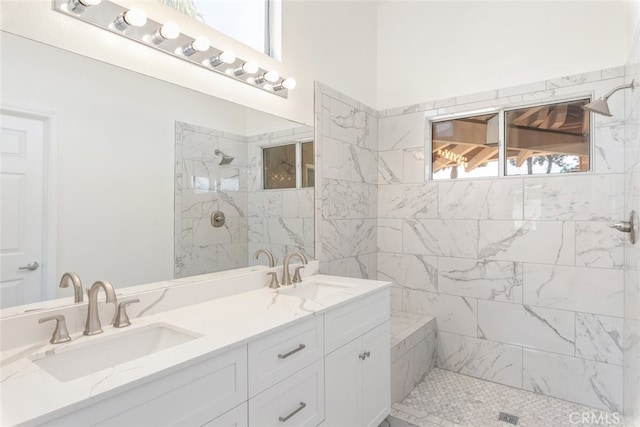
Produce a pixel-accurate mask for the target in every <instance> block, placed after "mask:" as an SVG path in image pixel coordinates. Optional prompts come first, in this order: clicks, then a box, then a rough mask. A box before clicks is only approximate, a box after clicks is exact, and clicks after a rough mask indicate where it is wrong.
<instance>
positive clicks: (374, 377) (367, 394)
mask: <svg viewBox="0 0 640 427" xmlns="http://www.w3.org/2000/svg"><path fill="white" fill-rule="evenodd" d="M389 346H390V338H389V322H388V321H387V322H385V323H383V324H382V325H380V326H378V327H377V328H375V329H372V330H371V331H369V332H367V333H366V334H364V335H363V336H362V351H363V352H364V353H365V354H368V356H367V358H366V359H365V360H364V363H363V367H364V374H363V378H362V384H363V386H362V389H363V396H364V397H363V423H362V424H361V425H363V426H371V427H377V426H378V425H379V424H380V423H381V422H382V420H384V419H385V417H386V416H387V415H389V412H390V411H391V403H390V400H391V396H390V390H391V377H390V376H391V360H390V358H391V356H390V348H389Z"/></svg>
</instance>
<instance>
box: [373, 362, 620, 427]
mask: <svg viewBox="0 0 640 427" xmlns="http://www.w3.org/2000/svg"><path fill="white" fill-rule="evenodd" d="M500 412H506V413H508V414H511V415H515V416H516V417H519V420H518V424H517V425H518V426H521V427H559V426H575V425H582V426H586V425H609V426H617V427H620V426H624V420H623V417H622V416H620V415H618V418H617V419H618V420H619V421H618V422H617V423H616V422H615V421H616V418H615V417H614V414H612V413H608V412H604V411H601V410H600V409H594V408H591V407H589V406H584V405H579V404H577V403H572V402H568V401H566V400H560V399H555V398H553V397H548V396H543V395H541V394H537V393H532V392H530V391H526V390H520V389H517V388H513V387H509V386H505V385H502V384H497V383H493V382H490V381H484V380H480V379H477V378H473V377H469V376H466V375H462V374H457V373H455V372H450V371H445V370H443V369H438V368H434V369H433V370H432V371H431V372H430V373H429V375H427V376H426V377H425V378H424V380H423V381H422V382H420V383H419V384H418V385H417V386H416V388H415V389H414V390H413V391H412V392H411V393H410V394H409V395H408V396H407V397H406V398H405V399H404V400H403V401H402V402H400V403H396V404H394V405H393V407H392V409H391V416H392V417H394V418H396V419H397V420H399V421H401V422H398V421H396V423H395V424H394V422H393V420H392V421H391V422H390V425H391V426H392V427H395V425H398V426H406V425H407V423H408V425H409V426H418V427H434V426H465V427H468V426H475V427H494V426H495V427H509V426H511V425H512V424H509V423H507V422H504V421H498V415H499V413H500ZM572 414H573V415H572ZM583 414H586V415H584V416H585V417H588V419H589V422H583V421H582V417H583ZM592 417H593V418H592ZM585 421H586V419H585ZM607 421H608V422H607ZM385 424H386V423H383V424H382V426H384V425H385Z"/></svg>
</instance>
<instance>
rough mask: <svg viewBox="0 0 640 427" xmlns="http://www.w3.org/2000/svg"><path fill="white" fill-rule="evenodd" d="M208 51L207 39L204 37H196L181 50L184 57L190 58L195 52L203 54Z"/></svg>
mask: <svg viewBox="0 0 640 427" xmlns="http://www.w3.org/2000/svg"><path fill="white" fill-rule="evenodd" d="M206 50H209V39H208V38H206V37H204V36H198V37H196V38H195V40H194V41H192V42H191V43H189V44H187V45H186V46H184V47H183V48H182V53H183V54H184V56H191V55H193V54H194V53H196V52H204V51H206Z"/></svg>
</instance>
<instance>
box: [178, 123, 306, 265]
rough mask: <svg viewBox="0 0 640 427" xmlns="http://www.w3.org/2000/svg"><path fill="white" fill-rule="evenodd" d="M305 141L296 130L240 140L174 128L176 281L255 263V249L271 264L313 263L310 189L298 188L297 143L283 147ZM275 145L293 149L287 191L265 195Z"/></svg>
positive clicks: (203, 130) (201, 130)
mask: <svg viewBox="0 0 640 427" xmlns="http://www.w3.org/2000/svg"><path fill="white" fill-rule="evenodd" d="M309 138H313V130H312V129H311V128H310V127H308V126H302V125H297V126H295V127H292V128H291V129H284V130H279V131H274V132H268V133H261V134H258V135H253V136H242V135H237V134H233V133H229V132H221V131H218V130H216V129H209V128H205V127H202V126H196V125H192V124H188V123H181V122H177V123H176V179H175V183H176V188H175V200H176V210H175V230H176V237H175V238H176V246H175V254H176V264H175V275H176V277H185V276H192V275H195V274H204V273H212V272H216V271H222V270H228V269H232V268H239V267H246V266H247V265H253V264H256V263H257V262H258V261H256V260H255V258H254V256H253V254H254V253H255V251H257V250H258V249H261V248H265V249H268V250H269V251H271V252H272V254H273V255H274V257H275V260H276V262H277V263H279V262H281V261H282V260H283V259H284V257H285V255H286V254H287V253H288V252H291V251H299V252H303V253H304V254H305V255H307V257H309V258H313V242H314V240H313V235H314V222H313V189H304V188H296V185H295V183H296V179H295V169H296V167H295V165H296V161H295V147H296V144H297V143H295V142H294V143H293V144H287V145H284V146H283V145H281V144H282V143H283V142H292V141H296V140H299V139H309ZM274 145H275V146H276V147H273V146H274ZM298 145H299V144H298ZM281 147H292V148H293V149H294V150H293V151H294V154H293V156H292V162H291V165H292V168H293V185H292V186H291V187H290V188H287V189H284V188H283V189H282V190H269V189H264V188H263V183H262V176H263V175H262V164H263V157H262V156H263V153H265V152H269V151H270V150H273V149H277V148H281ZM223 156H225V157H223ZM264 159H265V160H268V158H267V157H266V156H265V157H264ZM265 187H266V183H265ZM216 213H222V214H223V215H224V218H225V220H224V222H223V223H222V224H221V225H220V224H215V223H214V222H213V220H212V218H213V215H214V214H216ZM216 225H217V226H216Z"/></svg>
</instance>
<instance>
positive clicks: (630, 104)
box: [621, 26, 640, 427]
mask: <svg viewBox="0 0 640 427" xmlns="http://www.w3.org/2000/svg"><path fill="white" fill-rule="evenodd" d="M636 28H640V26H636ZM625 71H626V73H625V74H626V75H625V80H626V83H630V82H631V81H632V80H633V79H635V81H636V82H638V81H640V32H638V33H636V38H635V43H633V49H632V51H631V55H630V57H629V61H628V63H627V66H626V70H625ZM621 97H622V96H621ZM624 100H625V110H626V121H625V128H624V137H625V156H624V177H625V195H626V198H625V210H624V212H625V215H627V214H628V213H629V212H630V211H631V210H632V209H633V210H635V211H636V212H640V138H639V135H640V90H638V89H635V90H634V91H630V90H625V91H624ZM624 283H625V287H624V293H625V296H624V342H625V347H624V408H625V414H627V416H626V419H625V421H626V423H627V425H630V426H636V427H637V426H640V243H636V244H635V245H631V243H630V242H629V241H628V240H625V266H624Z"/></svg>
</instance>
